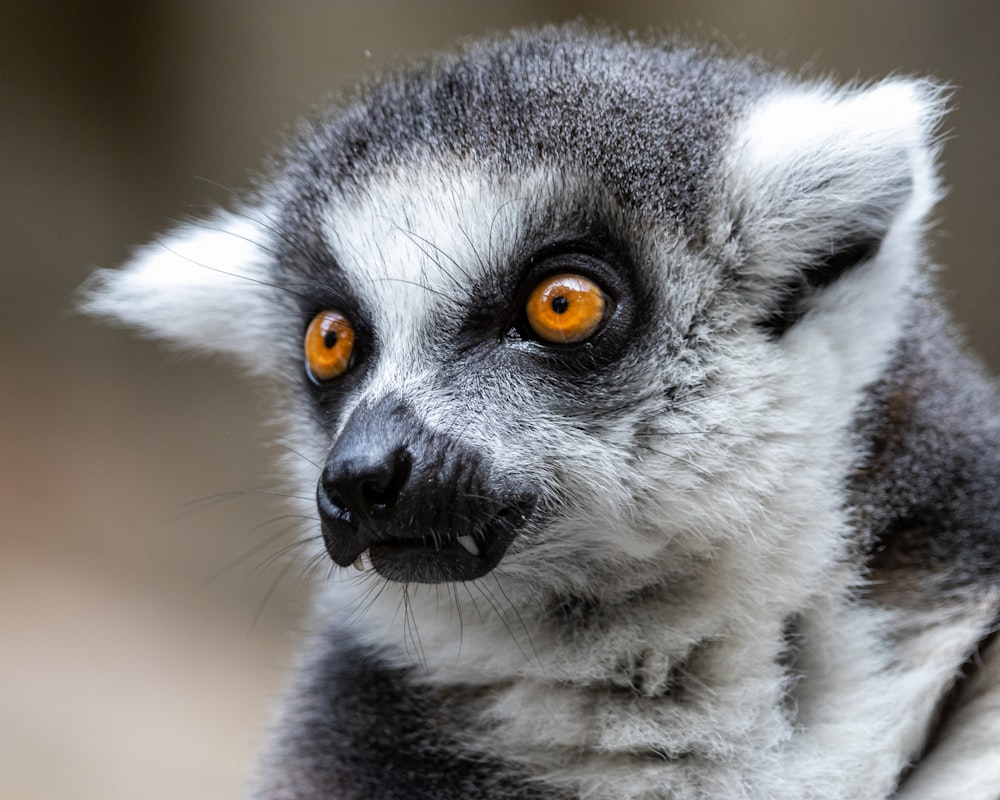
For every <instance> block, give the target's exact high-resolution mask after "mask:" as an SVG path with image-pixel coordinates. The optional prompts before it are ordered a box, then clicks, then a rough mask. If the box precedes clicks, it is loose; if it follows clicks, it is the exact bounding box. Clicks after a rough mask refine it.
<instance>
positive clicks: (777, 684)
mask: <svg viewBox="0 0 1000 800" xmlns="http://www.w3.org/2000/svg"><path fill="white" fill-rule="evenodd" d="M945 95H946V92H944V91H943V90H942V89H941V88H940V86H939V85H937V84H935V83H934V82H932V81H930V80H926V79H911V78H905V77H894V78H889V79H887V80H884V81H882V82H878V83H873V84H870V85H853V86H847V87H839V86H837V85H835V84H834V83H832V82H831V81H828V80H823V79H808V78H803V77H793V76H791V75H790V74H787V73H785V72H783V71H781V70H780V69H775V68H772V67H770V66H768V65H767V64H765V63H763V62H762V61H760V60H758V59H756V58H743V57H735V56H733V55H730V54H728V53H723V52H720V51H719V50H718V49H716V48H713V47H711V46H707V47H706V46H701V45H692V44H688V43H685V42H683V41H679V40H675V39H672V38H648V39H647V38H643V37H639V36H632V35H621V34H618V33H615V32H613V31H607V30H596V31H595V30H593V29H589V28H587V27H585V26H583V25H581V24H573V25H569V26H559V27H545V28H541V29H537V30H531V31H521V32H515V33H513V34H510V35H506V36H500V37H496V38H492V39H486V40H480V41H475V42H470V43H466V44H464V45H462V46H460V47H459V48H458V49H457V50H455V51H453V52H451V53H447V54H444V55H439V56H436V57H433V58H430V59H428V60H426V61H424V62H419V63H415V64H411V65H409V66H405V67H401V68H397V69H396V70H395V71H390V72H388V73H387V74H384V75H381V76H380V77H378V78H377V79H374V80H373V81H371V82H370V83H369V84H367V85H365V86H363V87H361V88H360V89H358V90H357V92H356V93H355V94H353V95H352V96H350V97H348V98H346V99H344V100H342V101H340V102H337V103H335V104H334V107H333V108H332V109H329V110H326V111H321V112H317V113H316V114H314V116H313V117H312V118H311V119H309V120H308V121H307V122H305V123H304V124H303V125H302V128H301V129H300V130H299V132H298V134H297V135H296V136H295V137H293V140H292V141H291V143H290V144H288V145H287V147H286V149H285V150H284V151H283V152H282V153H281V154H280V155H279V156H278V157H277V158H276V159H275V161H274V163H273V164H271V165H270V167H269V169H268V173H267V176H266V177H265V178H263V179H262V180H261V182H260V185H259V187H258V188H257V189H255V190H253V191H250V192H248V193H247V194H246V195H245V197H244V198H243V199H242V200H241V201H239V204H238V205H237V207H235V208H233V210H230V211H219V212H218V213H216V214H215V215H214V216H211V217H210V218H208V219H204V220H200V221H192V222H188V223H185V224H181V225H180V226H179V227H177V228H176V229H175V230H173V231H172V232H171V233H169V234H167V235H166V236H165V237H163V238H162V239H161V240H159V241H158V242H156V243H154V244H152V245H149V246H147V247H145V248H144V249H141V250H139V251H138V252H137V253H136V255H135V257H134V258H133V259H132V260H131V262H130V263H129V264H128V265H127V266H126V268H125V269H123V270H120V271H118V270H102V271H100V272H98V273H97V274H96V275H95V277H94V278H93V279H92V280H91V282H90V283H89V284H88V286H87V287H86V290H85V299H84V300H83V304H84V306H85V308H86V309H87V310H88V311H89V312H91V313H94V314H97V315H100V316H106V317H111V318H114V319H117V320H118V321H121V322H124V323H126V324H128V325H130V326H132V327H134V328H137V329H138V330H139V331H141V332H143V333H146V334H149V335H152V336H155V337H160V338H163V339H166V340H170V341H172V342H174V343H177V344H180V345H182V346H185V347H192V348H195V349H198V350H204V351H213V352H219V353H224V354H227V355H230V356H233V357H235V358H236V359H238V360H239V361H240V362H242V364H244V365H245V366H246V367H247V368H248V369H249V370H250V371H251V373H252V374H253V376H254V378H253V380H255V381H259V382H260V384H261V385H268V386H271V387H272V388H273V389H274V390H275V394H276V396H277V398H278V404H277V414H278V416H279V418H280V419H281V420H282V421H283V424H284V431H285V433H284V437H285V439H284V441H285V443H286V445H287V446H288V448H289V449H290V450H291V451H294V453H295V456H294V457H290V458H289V460H288V461H287V465H286V466H287V472H288V475H289V479H290V485H291V486H292V487H294V488H295V490H294V492H293V494H295V495H297V496H298V495H301V496H306V497H308V498H309V499H305V500H302V501H301V503H302V508H301V511H302V513H304V514H308V515H311V517H312V518H313V519H315V527H314V529H313V533H314V535H315V540H316V542H317V545H316V547H317V549H319V548H320V547H321V546H323V547H325V551H326V554H328V558H329V559H330V560H331V561H332V564H331V567H332V569H331V574H330V577H329V578H328V579H327V580H325V581H320V582H319V583H320V584H321V585H319V586H318V587H317V592H316V595H317V596H316V601H315V606H314V610H313V612H312V617H311V619H312V623H311V630H312V635H311V642H310V646H309V648H308V652H307V654H306V655H305V656H304V657H303V660H302V665H301V669H300V672H299V676H298V678H297V679H296V682H295V685H294V687H293V688H292V689H291V690H290V691H289V693H288V696H287V699H286V700H285V703H284V705H283V707H282V712H281V714H280V719H281V721H280V724H278V725H277V726H276V731H275V733H274V737H273V744H272V745H271V746H270V748H269V750H268V752H267V753H266V754H265V756H264V757H263V759H262V765H261V767H260V774H259V776H258V778H257V779H256V781H255V783H254V785H253V788H252V790H251V791H252V792H253V796H254V797H256V798H259V799H260V800H305V799H306V798H309V799H310V800H326V799H327V798H337V799H338V800H352V799H355V798H356V799H358V800H361V799H362V798H363V799H365V800H369V799H370V800H389V799H390V798H393V799H399V800H402V799H403V798H405V799H406V800H415V799H419V798H427V799H428V800H430V799H431V798H433V800H449V799H451V798H492V799H493V800H514V798H518V799H519V800H524V799H527V800H532V799H534V800H541V799H542V798H546V799H558V800H570V799H571V798H587V800H592V799H593V800H612V799H613V800H625V799H628V800H640V799H641V800H647V799H652V798H673V799H675V800H695V798H698V800H708V799H709V798H713V799H717V800H739V799H740V798H747V799H748V800H749V799H751V798H752V799H754V800H784V799H785V798H787V799H788V800H792V799H793V798H794V800H803V798H823V799H824V800H838V799H842V800H848V799H850V800H861V799H867V798H888V797H895V798H903V800H918V798H919V799H924V798H963V800H977V799H981V800H988V799H989V798H992V799H993V800H995V799H996V798H998V797H1000V676H998V670H1000V649H998V645H997V643H996V642H994V640H993V637H992V634H993V632H994V630H995V623H996V619H997V613H998V608H1000V584H998V580H997V577H998V573H1000V542H998V536H1000V413H998V409H1000V404H998V399H997V393H996V389H995V387H994V385H993V383H992V382H991V379H990V378H988V377H987V376H986V375H985V373H984V371H983V369H982V368H981V367H980V365H979V364H978V363H977V361H976V360H975V359H974V357H972V356H971V355H969V354H968V353H967V352H966V350H965V349H964V347H963V345H962V344H961V343H960V341H959V337H958V336H957V335H956V333H955V330H954V326H953V324H952V323H951V322H950V321H949V319H948V317H947V315H946V313H945V312H944V311H943V310H942V307H941V305H940V303H939V301H938V300H937V299H936V298H935V293H934V289H933V285H932V283H933V281H932V280H931V279H930V278H929V276H928V272H929V269H928V256H927V253H926V247H925V244H924V239H925V229H926V228H927V225H928V223H927V220H928V214H929V212H930V211H931V209H932V207H933V206H934V204H935V202H936V200H937V199H938V197H939V195H940V192H941V190H940V188H939V179H938V177H937V171H936V169H937V168H936V162H937V159H938V154H939V152H938V151H939V139H938V135H937V128H938V125H939V122H940V120H941V118H942V115H943V113H944V111H945V105H946V97H945ZM320 552H322V550H320Z"/></svg>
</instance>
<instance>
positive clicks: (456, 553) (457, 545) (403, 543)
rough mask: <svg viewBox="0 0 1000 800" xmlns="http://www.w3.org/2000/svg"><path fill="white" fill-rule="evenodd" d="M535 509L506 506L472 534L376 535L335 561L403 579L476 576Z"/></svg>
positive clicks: (492, 565) (499, 557)
mask: <svg viewBox="0 0 1000 800" xmlns="http://www.w3.org/2000/svg"><path fill="white" fill-rule="evenodd" d="M530 512H531V509H530V508H522V507H519V506H510V507H507V508H504V509H502V510H500V511H499V512H497V513H496V514H494V516H493V517H492V519H490V520H489V521H488V522H487V523H486V524H485V525H481V526H480V527H478V528H477V529H476V530H475V531H474V532H473V533H460V534H456V533H439V532H431V533H427V534H425V535H417V536H389V537H385V538H382V537H380V536H378V535H376V536H374V537H373V541H371V543H370V544H369V545H368V546H367V547H365V548H364V549H363V550H361V551H360V552H358V553H357V554H356V555H354V557H353V558H351V559H350V560H349V561H348V556H347V555H346V554H344V553H341V552H338V553H337V555H336V557H335V558H334V560H335V561H336V562H337V563H340V564H341V565H342V566H347V565H348V564H352V565H353V566H354V568H355V569H357V570H358V571H360V572H366V571H368V570H369V569H373V570H374V571H375V572H376V573H378V574H379V575H381V576H382V577H384V578H387V579H389V580H392V581H398V582H400V583H448V582H451V581H471V580H475V579H476V578H481V577H483V576H484V575H486V574H488V573H489V572H491V571H492V570H493V569H494V568H496V566H497V565H498V564H499V563H500V561H501V560H502V559H503V557H504V555H505V554H506V552H507V549H508V548H509V547H510V544H511V542H513V541H514V539H515V537H516V535H517V529H518V528H519V527H520V525H521V524H522V523H523V522H524V521H525V520H526V519H527V517H528V515H529V514H530Z"/></svg>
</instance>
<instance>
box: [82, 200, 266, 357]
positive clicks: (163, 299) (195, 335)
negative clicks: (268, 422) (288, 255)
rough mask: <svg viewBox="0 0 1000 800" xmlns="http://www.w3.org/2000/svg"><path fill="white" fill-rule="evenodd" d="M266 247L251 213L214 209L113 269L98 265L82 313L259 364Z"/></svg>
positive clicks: (263, 231) (86, 287)
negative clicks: (203, 217) (209, 216)
mask: <svg viewBox="0 0 1000 800" xmlns="http://www.w3.org/2000/svg"><path fill="white" fill-rule="evenodd" d="M270 253H271V250H270V247H269V245H268V243H267V238H266V228H265V227H264V226H261V225H259V224H257V223H256V222H255V221H254V219H253V216H252V215H251V214H247V215H237V214H231V213H228V212H220V213H218V214H216V215H215V216H214V217H213V218H211V219H209V220H205V221H203V222H199V223H189V224H185V225H182V226H180V227H179V228H177V229H176V230H174V231H173V232H171V233H170V234H168V235H167V236H165V237H163V238H162V239H160V240H158V241H156V242H154V243H152V244H150V245H147V246H145V247H143V248H141V249H140V250H139V251H138V252H136V254H135V256H134V257H133V258H132V260H131V261H130V262H129V263H128V264H126V265H125V267H124V268H123V269H120V270H107V269H106V270H98V271H97V272H95V273H94V274H93V275H92V276H91V277H90V278H89V279H88V280H87V282H86V283H85V284H84V286H83V287H82V290H81V300H80V308H81V310H83V311H85V312H87V313H90V314H93V315H95V316H100V317H105V318H109V319H113V320H115V321H117V322H121V323H124V324H126V325H129V326H131V327H134V328H136V329H138V330H139V331H141V332H142V333H145V334H147V335H149V336H153V337H156V338H161V339H166V340H169V341H172V342H174V343H176V344H179V345H182V346H184V347H188V348H193V349H197V350H203V351H210V352H221V353H227V354H232V355H237V356H240V357H242V359H243V360H244V361H247V362H248V363H250V365H251V366H262V365H261V364H259V363H258V360H259V359H258V357H257V355H256V351H255V347H256V346H257V345H256V343H255V342H254V339H259V338H260V332H261V329H262V322H263V321H264V320H266V319H267V318H268V316H270V315H273V314H274V313H275V311H274V305H275V303H274V293H275V291H276V290H275V289H274V288H273V287H272V286H271V284H270V280H271V278H270V271H269V269H268V261H269V258H270V257H271V255H270Z"/></svg>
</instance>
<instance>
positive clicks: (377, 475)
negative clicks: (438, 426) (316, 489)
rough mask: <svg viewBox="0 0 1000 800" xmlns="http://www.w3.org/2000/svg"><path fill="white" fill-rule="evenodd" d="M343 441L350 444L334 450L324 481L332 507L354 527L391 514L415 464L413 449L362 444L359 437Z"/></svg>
mask: <svg viewBox="0 0 1000 800" xmlns="http://www.w3.org/2000/svg"><path fill="white" fill-rule="evenodd" d="M341 444H342V445H345V444H346V447H345V446H341V447H338V448H337V451H336V452H334V453H331V457H330V458H329V460H328V461H327V463H326V468H325V469H324V470H323V477H322V480H321V484H322V488H323V492H322V493H321V498H322V499H323V500H325V502H326V503H328V504H329V509H328V510H329V511H330V512H331V514H332V515H333V516H335V517H336V518H338V519H340V520H341V521H343V522H346V523H348V524H349V525H352V526H357V525H358V524H360V523H364V522H370V521H373V520H378V519H381V518H384V517H385V516H386V515H388V514H391V513H392V512H393V511H394V510H395V507H396V504H397V502H398V501H399V497H400V494H401V493H402V491H403V487H405V486H406V482H407V480H408V479H409V477H410V471H411V469H412V467H413V458H412V457H411V456H410V454H409V452H408V451H407V450H406V448H405V447H397V448H395V449H391V450H379V449H376V448H372V447H370V446H368V447H359V446H357V445H359V444H361V443H360V442H358V441H357V440H356V439H347V440H346V441H345V440H344V439H342V440H341ZM323 494H325V498H323Z"/></svg>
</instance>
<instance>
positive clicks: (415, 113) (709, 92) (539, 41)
mask: <svg viewBox="0 0 1000 800" xmlns="http://www.w3.org/2000/svg"><path fill="white" fill-rule="evenodd" d="M775 80H776V79H775V77H774V75H773V73H771V74H768V73H765V72H763V70H762V68H761V67H760V66H759V65H757V64H756V63H755V62H752V61H750V62H748V61H746V60H742V61H732V60H728V59H725V58H721V57H719V56H718V55H717V54H715V53H713V52H711V51H706V50H705V49H701V48H695V47H691V46H685V45H681V44H679V43H677V42H674V41H667V42H657V43H653V42H643V41H640V40H637V39H634V38H628V39H626V38H619V37H616V36H613V35H611V34H598V35H595V34H593V33H592V32H585V31H584V30H583V29H582V28H578V27H573V26H571V27H564V28H545V29H542V30H540V31H537V32H530V33H529V32H522V33H520V34H515V35H514V36H513V37H505V38H503V39H497V40H493V41H486V42H477V43H475V44H471V45H468V46H466V47H465V48H464V49H463V50H460V51H458V52H457V53H455V54H452V55H448V56H445V57H442V58H439V59H437V60H432V61H430V62H429V63H426V64H424V65H421V66H418V67H415V68H411V69H408V70H405V71H401V72H398V73H396V74H394V75H389V76H383V77H382V78H381V79H380V80H379V82H378V83H377V84H374V85H372V86H370V87H368V88H367V89H366V90H364V91H363V92H362V93H361V95H360V96H359V97H358V98H357V99H356V100H355V101H354V102H352V103H350V104H348V105H347V106H346V107H340V108H336V109H334V110H333V112H332V113H330V114H327V115H325V116H322V117H320V118H317V119H315V120H313V121H312V122H311V123H310V125H309V127H308V129H307V131H306V133H305V135H304V136H303V137H301V138H300V139H299V141H298V143H297V144H295V145H293V147H292V148H291V149H290V150H289V152H288V153H287V156H286V164H287V166H286V167H285V169H284V175H283V177H284V180H283V181H282V184H283V186H282V188H283V189H284V190H285V191H287V192H290V193H291V195H292V197H293V198H295V199H296V200H297V201H298V203H299V204H300V205H301V204H303V203H304V204H306V205H311V204H312V203H313V202H315V201H319V202H320V203H322V202H323V201H325V200H326V196H325V195H326V191H327V190H329V189H332V188H333V187H336V186H338V185H343V184H344V183H347V182H353V181H364V180H367V179H369V178H370V177H371V176H372V174H373V173H374V172H378V171H380V170H382V169H384V168H385V167H386V166H387V165H392V164H399V163H401V162H402V163H408V162H412V161H423V160H426V159H427V158H435V159H439V160H443V161H454V160H455V159H456V158H459V159H465V160H468V161H471V162H475V163H477V164H479V165H480V166H481V168H482V169H484V170H487V171H491V172H495V173H497V174H503V173H509V172H510V171H511V169H512V168H515V169H517V170H524V169H530V168H532V167H540V166H544V167H549V168H555V169H564V168H572V169H573V171H575V172H578V173H584V174H589V175H591V176H592V177H593V178H594V179H595V180H598V181H601V182H603V183H605V184H606V185H610V186H614V187H615V188H616V191H617V192H619V194H620V195H621V199H622V200H623V201H624V202H626V203H628V204H629V205H632V206H635V207H637V208H639V209H642V210H643V211H645V212H647V213H649V214H651V215H653V216H654V217H656V218H659V219H664V218H669V219H671V220H672V222H673V224H674V225H676V226H677V227H678V228H679V229H680V230H682V231H684V230H687V231H696V230H700V229H701V228H702V226H703V222H704V217H705V215H706V203H707V199H706V197H705V190H704V187H705V186H706V185H707V183H708V180H707V178H708V176H709V175H710V173H711V171H712V169H713V167H714V166H715V165H716V162H717V156H718V153H719V151H720V149H721V148H722V147H723V145H724V140H725V134H726V131H727V130H728V129H729V128H730V127H731V124H732V120H733V118H734V117H735V116H738V115H739V114H740V112H741V110H742V109H743V108H744V107H745V105H746V104H747V103H748V102H749V101H751V100H752V99H753V98H754V97H757V96H759V95H760V94H761V93H762V92H764V91H766V89H767V87H768V86H770V85H772V84H773V83H774V81H775Z"/></svg>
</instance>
